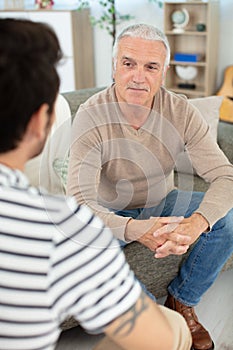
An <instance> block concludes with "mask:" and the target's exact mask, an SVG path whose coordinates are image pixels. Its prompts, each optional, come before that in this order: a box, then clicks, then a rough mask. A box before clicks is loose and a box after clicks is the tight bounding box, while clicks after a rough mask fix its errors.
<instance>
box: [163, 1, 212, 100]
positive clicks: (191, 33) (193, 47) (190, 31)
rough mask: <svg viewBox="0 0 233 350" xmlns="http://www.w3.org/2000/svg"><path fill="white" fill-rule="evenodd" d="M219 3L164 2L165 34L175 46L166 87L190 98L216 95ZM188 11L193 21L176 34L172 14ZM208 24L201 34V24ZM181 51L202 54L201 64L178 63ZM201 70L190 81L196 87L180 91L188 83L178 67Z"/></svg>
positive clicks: (172, 47)
mask: <svg viewBox="0 0 233 350" xmlns="http://www.w3.org/2000/svg"><path fill="white" fill-rule="evenodd" d="M218 6H219V2H218V0H209V1H188V0H187V1H176V2H174V1H165V2H164V32H165V34H166V36H167V38H168V41H169V44H170V47H171V61H170V69H169V70H168V73H167V77H166V87H167V88H168V89H169V90H172V91H175V92H178V93H183V94H185V95H187V96H188V97H203V96H209V95H212V94H215V92H216V91H215V89H216V87H215V84H216V71H217V59H218V22H219V17H218ZM182 9H186V10H187V11H188V14H189V22H188V24H187V26H186V27H185V28H184V32H183V33H176V32H174V31H173V23H172V19H171V16H172V13H173V12H174V11H176V10H182ZM200 23H202V24H204V25H205V30H204V31H198V30H197V24H200ZM177 52H181V53H189V54H199V55H200V56H201V60H200V61H198V62H183V61H182V62H179V61H175V60H174V54H175V53H177ZM177 65H180V66H183V67H187V66H195V67H197V71H198V73H197V76H196V77H195V78H194V80H193V81H190V83H192V84H193V85H194V86H195V88H192V89H190V88H188V89H184V88H180V87H179V85H180V84H182V83H186V82H185V81H184V80H182V79H181V78H179V77H178V75H177V73H176V66H177Z"/></svg>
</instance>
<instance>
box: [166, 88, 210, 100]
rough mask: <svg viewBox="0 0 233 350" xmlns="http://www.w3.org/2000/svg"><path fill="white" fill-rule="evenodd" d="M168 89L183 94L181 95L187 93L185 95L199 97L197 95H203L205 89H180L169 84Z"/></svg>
mask: <svg viewBox="0 0 233 350" xmlns="http://www.w3.org/2000/svg"><path fill="white" fill-rule="evenodd" d="M169 90H172V91H174V92H176V93H177V94H183V95H187V96H189V95H190V96H195V97H199V96H205V95H206V94H205V91H204V89H203V88H196V89H180V88H178V87H176V86H174V87H173V86H171V87H170V88H169Z"/></svg>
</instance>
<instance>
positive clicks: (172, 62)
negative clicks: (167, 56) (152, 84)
mask: <svg viewBox="0 0 233 350" xmlns="http://www.w3.org/2000/svg"><path fill="white" fill-rule="evenodd" d="M171 65H173V66H177V65H179V66H197V67H205V66H206V62H184V61H181V62H180V61H174V60H171V61H170V66H171Z"/></svg>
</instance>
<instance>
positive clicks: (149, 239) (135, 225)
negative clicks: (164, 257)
mask: <svg viewBox="0 0 233 350" xmlns="http://www.w3.org/2000/svg"><path fill="white" fill-rule="evenodd" d="M182 220H183V216H182V217H175V216H171V217H151V218H150V219H148V220H134V219H131V220H130V221H129V222H128V224H127V231H126V235H125V237H126V239H128V240H131V241H132V240H136V241H138V242H140V243H141V244H143V245H144V246H146V247H147V248H149V249H150V250H152V251H155V250H156V249H157V248H158V247H159V246H161V245H163V244H164V243H165V241H166V240H167V238H164V237H163V236H161V237H157V238H155V237H154V236H153V234H154V232H155V231H156V230H158V229H159V228H162V227H163V226H164V225H166V226H167V227H170V226H169V225H171V226H172V227H173V228H174V227H176V226H177V225H178V223H179V222H180V221H182Z"/></svg>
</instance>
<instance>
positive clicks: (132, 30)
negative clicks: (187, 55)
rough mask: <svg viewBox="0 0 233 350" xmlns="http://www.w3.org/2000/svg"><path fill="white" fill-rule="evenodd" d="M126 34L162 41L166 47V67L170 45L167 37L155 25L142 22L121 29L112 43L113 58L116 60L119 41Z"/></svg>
mask: <svg viewBox="0 0 233 350" xmlns="http://www.w3.org/2000/svg"><path fill="white" fill-rule="evenodd" d="M126 36H128V37H133V38H141V39H144V40H151V41H162V42H163V44H164V46H165V48H166V51H167V55H166V61H165V67H167V66H168V65H169V61H170V46H169V43H168V40H167V37H166V36H165V34H164V33H163V32H162V31H161V30H159V29H158V28H157V27H154V26H152V25H149V24H144V23H139V24H133V25H130V26H128V27H127V28H125V29H123V31H122V32H121V33H120V34H119V36H118V37H117V39H116V41H115V44H114V47H113V58H114V60H116V57H117V51H118V44H119V41H120V40H121V39H122V38H124V37H126Z"/></svg>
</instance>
